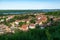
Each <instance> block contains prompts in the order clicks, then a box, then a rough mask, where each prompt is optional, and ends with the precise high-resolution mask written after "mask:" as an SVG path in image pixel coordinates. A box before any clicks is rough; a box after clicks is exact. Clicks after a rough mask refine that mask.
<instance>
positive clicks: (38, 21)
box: [0, 14, 47, 33]
mask: <svg viewBox="0 0 60 40" xmlns="http://www.w3.org/2000/svg"><path fill="white" fill-rule="evenodd" d="M13 17H14V16H9V17H8V18H7V19H6V20H9V19H11V18H13ZM30 20H31V19H25V20H16V21H14V22H13V23H10V24H11V25H12V26H11V27H10V28H9V27H8V26H6V25H4V24H1V25H0V32H1V33H4V32H13V33H15V32H14V30H15V29H20V30H22V31H28V30H29V29H35V28H36V25H37V24H39V25H40V26H41V29H43V28H44V27H43V25H44V23H45V22H47V17H46V16H45V15H42V14H40V15H36V23H35V24H34V23H30ZM19 22H26V24H23V25H22V26H21V27H18V26H19Z"/></svg>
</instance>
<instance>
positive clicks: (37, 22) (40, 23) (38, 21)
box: [35, 20, 43, 25]
mask: <svg viewBox="0 0 60 40" xmlns="http://www.w3.org/2000/svg"><path fill="white" fill-rule="evenodd" d="M35 24H39V25H42V24H43V22H42V21H40V20H37V21H36V23H35Z"/></svg>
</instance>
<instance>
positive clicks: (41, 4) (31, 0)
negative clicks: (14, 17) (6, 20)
mask: <svg viewBox="0 0 60 40" xmlns="http://www.w3.org/2000/svg"><path fill="white" fill-rule="evenodd" d="M1 9H60V0H0V10H1Z"/></svg>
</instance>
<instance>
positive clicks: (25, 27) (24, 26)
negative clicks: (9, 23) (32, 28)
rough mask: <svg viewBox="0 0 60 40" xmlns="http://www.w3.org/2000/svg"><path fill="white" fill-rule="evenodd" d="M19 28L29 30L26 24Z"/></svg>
mask: <svg viewBox="0 0 60 40" xmlns="http://www.w3.org/2000/svg"><path fill="white" fill-rule="evenodd" d="M19 29H20V30H22V31H27V30H28V25H25V24H24V25H22V26H21V27H20V28H19Z"/></svg>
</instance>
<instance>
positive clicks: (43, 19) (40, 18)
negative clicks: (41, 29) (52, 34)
mask: <svg viewBox="0 0 60 40" xmlns="http://www.w3.org/2000/svg"><path fill="white" fill-rule="evenodd" d="M36 19H37V21H36V24H42V23H43V22H47V17H46V16H45V15H37V16H36Z"/></svg>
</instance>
